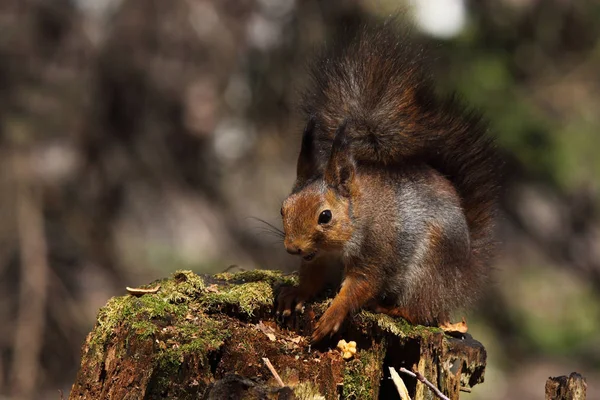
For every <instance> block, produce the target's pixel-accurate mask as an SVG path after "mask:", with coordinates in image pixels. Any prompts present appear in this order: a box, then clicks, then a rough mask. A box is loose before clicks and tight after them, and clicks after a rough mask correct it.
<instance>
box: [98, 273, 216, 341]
mask: <svg viewBox="0 0 600 400" xmlns="http://www.w3.org/2000/svg"><path fill="white" fill-rule="evenodd" d="M157 285H160V289H159V290H158V292H157V293H148V294H145V295H143V296H140V297H135V296H131V295H126V296H120V297H113V298H112V299H110V300H109V301H108V303H107V304H106V306H104V307H102V308H101V309H100V311H99V313H98V322H97V327H96V329H94V334H93V337H92V338H91V340H90V344H91V345H92V346H98V351H99V350H100V349H101V348H102V347H103V346H104V344H105V343H106V341H107V340H108V339H109V338H110V337H111V335H113V334H114V331H115V329H116V328H117V327H118V326H120V325H123V324H128V325H130V326H131V327H132V329H133V331H134V332H136V333H138V334H139V335H140V336H141V337H142V339H144V338H149V337H151V336H152V335H154V334H155V333H156V331H157V329H158V328H157V326H156V325H155V323H154V322H153V321H154V320H160V319H165V318H167V317H168V318H173V317H181V316H183V315H185V314H186V313H187V311H188V307H187V304H186V303H187V302H188V301H189V300H191V299H192V298H193V297H195V296H197V295H198V294H199V293H201V292H202V290H203V289H204V286H205V285H204V281H203V280H202V278H200V277H199V276H198V275H196V274H194V273H193V272H191V271H177V272H175V273H174V274H173V277H172V278H171V279H164V280H161V281H157V282H153V283H151V284H149V285H145V287H155V286H157Z"/></svg>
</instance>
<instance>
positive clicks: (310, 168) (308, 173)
mask: <svg viewBox="0 0 600 400" xmlns="http://www.w3.org/2000/svg"><path fill="white" fill-rule="evenodd" d="M315 127H316V118H315V116H314V115H311V117H310V118H309V120H308V123H307V124H306V127H305V128H304V132H303V133H302V145H301V147H300V155H299V156H298V164H297V167H296V183H295V184H294V188H298V187H301V186H302V185H303V184H305V183H306V182H307V181H308V180H310V179H311V178H313V177H314V176H316V175H318V174H320V172H321V171H320V170H321V168H322V167H321V165H320V164H321V163H320V162H319V160H318V159H317V156H318V154H317V150H316V149H315V143H314V142H315Z"/></svg>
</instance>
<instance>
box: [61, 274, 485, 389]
mask: <svg viewBox="0 0 600 400" xmlns="http://www.w3.org/2000/svg"><path fill="white" fill-rule="evenodd" d="M294 283H295V277H290V276H283V275H281V273H279V272H275V271H259V270H256V271H248V272H242V273H238V274H219V275H215V276H211V277H209V276H202V277H200V276H198V275H195V274H193V273H192V272H189V271H179V272H177V273H175V274H174V275H173V277H172V278H170V279H165V280H162V281H158V282H154V283H152V284H150V285H148V287H155V286H157V285H160V288H159V289H158V291H157V292H156V293H149V294H144V295H142V296H139V297H136V296H133V295H126V296H122V297H115V298H113V299H111V300H110V301H109V302H108V304H107V305H106V306H105V307H104V308H102V309H101V310H100V312H99V314H98V321H97V323H96V326H95V328H94V330H93V331H92V332H91V333H90V334H89V335H88V337H87V339H86V341H85V344H84V346H83V356H82V361H81V368H80V370H79V373H78V374H77V380H76V382H75V384H74V385H73V389H72V391H71V394H70V399H111V400H115V399H140V400H141V399H164V398H173V399H198V398H204V399H222V398H251V399H294V398H297V399H337V398H340V397H341V398H343V399H376V398H378V396H379V398H385V399H387V398H392V399H393V398H398V395H397V394H396V388H395V386H394V385H393V383H392V381H391V380H390V379H388V376H389V372H388V371H389V369H388V367H395V368H396V369H397V370H399V368H400V367H405V368H407V369H418V371H419V372H421V374H423V375H424V376H425V377H426V378H427V379H428V380H430V381H431V382H432V383H433V384H435V385H437V386H438V387H439V388H440V389H441V390H442V392H443V393H444V394H446V395H447V396H448V397H450V398H451V399H458V398H459V391H460V390H461V388H462V389H463V390H464V389H465V388H471V387H473V386H474V385H476V384H477V383H480V382H482V381H483V372H484V368H485V358H486V353H485V350H484V348H483V346H482V345H481V344H480V343H479V342H477V341H475V340H473V339H472V338H471V337H470V336H469V335H465V336H464V337H461V338H454V337H450V336H448V335H445V334H444V333H443V332H442V331H441V330H439V329H436V328H426V327H422V326H411V325H408V324H406V323H405V322H404V321H402V320H394V319H392V318H390V317H388V316H385V315H380V314H372V313H369V312H366V311H362V312H360V313H358V314H357V315H355V316H354V317H352V318H350V319H349V320H348V321H347V322H346V324H345V326H344V327H342V329H341V331H340V334H338V335H337V336H335V337H334V338H332V339H331V341H329V342H328V343H324V344H322V345H321V346H320V347H318V348H314V347H313V348H311V347H310V346H309V344H308V342H307V338H306V336H304V335H309V334H310V332H311V331H312V328H313V325H314V323H315V321H316V319H318V317H319V316H320V315H321V314H322V313H323V311H324V309H325V308H326V307H327V304H328V301H329V300H324V301H322V302H317V303H314V304H311V305H308V306H306V309H305V311H304V313H303V314H302V315H300V316H296V317H294V318H292V319H290V320H288V321H287V322H286V326H282V325H281V324H278V323H277V322H276V321H275V319H274V317H273V303H274V298H275V294H276V293H277V290H278V288H279V287H281V285H289V284H294ZM341 338H343V339H345V340H347V341H350V340H354V341H356V342H357V348H358V351H357V353H356V355H355V357H354V358H353V359H351V360H349V361H347V360H344V359H343V358H342V355H341V353H340V352H339V351H337V350H335V345H336V344H337V342H338V340H339V339H341ZM329 346H330V347H331V348H333V350H331V349H330V348H329ZM263 358H268V359H269V360H270V361H271V363H272V365H273V366H274V368H275V370H276V371H277V372H278V373H279V375H280V376H281V379H282V380H283V382H284V383H285V385H286V386H285V387H281V386H280V385H279V384H277V382H276V380H275V378H274V377H273V374H272V373H271V372H270V370H269V369H268V368H267V366H266V365H265V363H264V362H263ZM402 378H403V379H404V382H405V383H406V386H407V387H408V389H409V392H410V394H411V397H412V398H413V399H417V400H420V399H431V398H433V395H432V393H431V392H430V391H429V389H428V388H426V387H425V386H424V385H422V384H421V383H418V384H417V382H416V380H415V379H413V378H410V377H408V376H403V377H402ZM228 396H229V397H228Z"/></svg>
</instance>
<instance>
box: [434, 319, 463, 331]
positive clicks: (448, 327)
mask: <svg viewBox="0 0 600 400" xmlns="http://www.w3.org/2000/svg"><path fill="white" fill-rule="evenodd" d="M440 328H442V330H443V331H444V332H459V333H467V330H468V329H469V327H468V326H467V320H466V319H465V317H463V318H462V321H461V322H457V323H455V324H451V323H450V322H446V323H444V324H442V325H440Z"/></svg>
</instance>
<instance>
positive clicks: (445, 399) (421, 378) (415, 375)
mask: <svg viewBox="0 0 600 400" xmlns="http://www.w3.org/2000/svg"><path fill="white" fill-rule="evenodd" d="M400 372H404V373H405V374H408V375H410V376H412V377H413V378H417V379H418V380H419V381H420V382H422V383H424V384H425V385H426V386H427V387H428V388H429V389H431V391H432V392H433V393H434V394H435V395H436V396H437V397H438V398H440V399H442V400H450V399H449V398H448V397H447V396H445V395H444V394H443V393H442V392H440V390H439V389H438V388H437V387H435V385H434V384H433V383H431V382H429V381H428V380H427V378H425V377H424V376H423V375H422V374H421V373H420V372H419V371H415V372H412V371H409V370H407V369H406V368H400Z"/></svg>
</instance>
